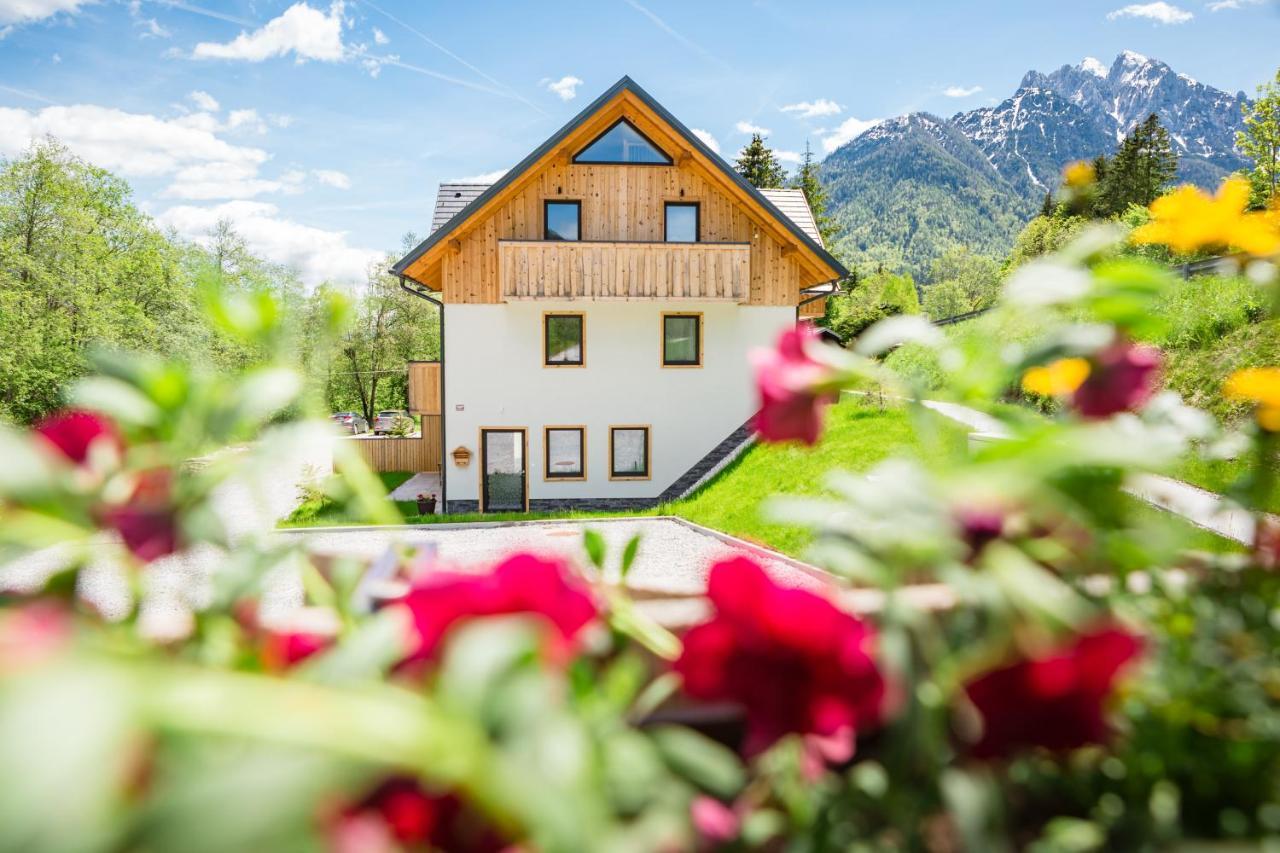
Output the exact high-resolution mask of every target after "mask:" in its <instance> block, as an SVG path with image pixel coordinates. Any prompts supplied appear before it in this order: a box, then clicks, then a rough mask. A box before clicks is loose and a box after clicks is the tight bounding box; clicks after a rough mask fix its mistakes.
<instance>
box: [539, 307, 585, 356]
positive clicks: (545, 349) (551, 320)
mask: <svg viewBox="0 0 1280 853" xmlns="http://www.w3.org/2000/svg"><path fill="white" fill-rule="evenodd" d="M585 329H586V321H585V319H584V318H583V316H582V315H581V314H543V315H542V364H543V366H545V367H583V366H584V365H585V364H586V363H587V360H586V355H587V347H586V342H585V340H584V332H585Z"/></svg>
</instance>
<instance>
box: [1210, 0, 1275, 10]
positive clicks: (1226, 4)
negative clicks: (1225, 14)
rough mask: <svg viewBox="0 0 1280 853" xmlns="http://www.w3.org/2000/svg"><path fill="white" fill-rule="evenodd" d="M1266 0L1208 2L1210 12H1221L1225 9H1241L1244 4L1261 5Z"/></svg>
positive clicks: (1220, 0) (1219, 0)
mask: <svg viewBox="0 0 1280 853" xmlns="http://www.w3.org/2000/svg"><path fill="white" fill-rule="evenodd" d="M1265 2H1266V0H1217V2H1214V3H1210V4H1209V11H1210V12H1222V11H1224V10H1226V9H1243V8H1244V7H1245V6H1261V5H1262V4H1263V3H1265Z"/></svg>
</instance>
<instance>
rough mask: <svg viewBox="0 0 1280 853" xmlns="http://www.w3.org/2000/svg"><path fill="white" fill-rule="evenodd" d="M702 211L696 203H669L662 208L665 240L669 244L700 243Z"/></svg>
mask: <svg viewBox="0 0 1280 853" xmlns="http://www.w3.org/2000/svg"><path fill="white" fill-rule="evenodd" d="M701 210H702V208H701V205H699V204H698V202H696V201H669V202H667V203H666V204H665V205H663V207H662V213H663V238H664V239H665V240H666V241H667V242H668V243H696V242H698V238H699V232H700V229H701V223H700V221H699V220H700V219H701Z"/></svg>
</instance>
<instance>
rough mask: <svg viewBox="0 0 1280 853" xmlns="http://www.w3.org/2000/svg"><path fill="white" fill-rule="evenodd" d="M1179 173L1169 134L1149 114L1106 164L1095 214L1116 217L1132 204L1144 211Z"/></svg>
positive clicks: (1155, 117)
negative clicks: (1141, 207)
mask: <svg viewBox="0 0 1280 853" xmlns="http://www.w3.org/2000/svg"><path fill="white" fill-rule="evenodd" d="M1177 173H1178V156H1177V155H1176V154H1174V153H1173V143H1172V142H1171V141H1170V138H1169V131H1167V130H1165V129H1164V126H1163V125H1161V124H1160V118H1159V116H1157V115H1156V114H1155V113H1151V114H1150V115H1149V116H1147V118H1146V119H1145V120H1144V121H1143V122H1142V123H1141V124H1139V125H1138V126H1136V127H1135V128H1134V129H1133V130H1131V131H1129V134H1128V135H1127V136H1126V137H1125V138H1124V141H1123V142H1121V143H1120V148H1119V149H1117V151H1116V153H1115V156H1114V157H1112V158H1111V159H1110V160H1109V161H1107V163H1106V166H1105V168H1104V170H1103V172H1102V175H1101V177H1102V180H1101V182H1100V188H1099V192H1098V209H1097V211H1096V213H1097V214H1099V215H1101V216H1118V215H1120V214H1121V213H1124V212H1125V210H1126V209H1128V207H1129V205H1131V204H1138V205H1142V206H1143V207H1146V206H1147V205H1149V204H1151V202H1153V201H1155V200H1156V199H1157V198H1159V197H1160V196H1161V195H1163V194H1164V191H1165V189H1167V188H1168V186H1169V183H1170V182H1171V181H1172V180H1173V178H1174V176H1175V175H1176V174H1177Z"/></svg>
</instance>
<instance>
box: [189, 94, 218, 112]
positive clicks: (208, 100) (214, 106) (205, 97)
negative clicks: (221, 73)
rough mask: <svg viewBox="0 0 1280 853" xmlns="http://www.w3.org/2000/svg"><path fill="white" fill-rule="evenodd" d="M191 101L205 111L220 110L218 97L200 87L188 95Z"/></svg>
mask: <svg viewBox="0 0 1280 853" xmlns="http://www.w3.org/2000/svg"><path fill="white" fill-rule="evenodd" d="M187 97H188V98H190V99H191V102H192V103H193V104H195V105H196V106H197V107H199V108H200V109H202V110H204V111H205V112H210V113H216V112H217V111H218V106H219V105H218V99H217V98H215V97H214V96H213V95H210V94H209V93H208V92H204V91H201V90H199V89H197V90H195V91H194V92H191V93H190V94H188V95H187Z"/></svg>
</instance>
